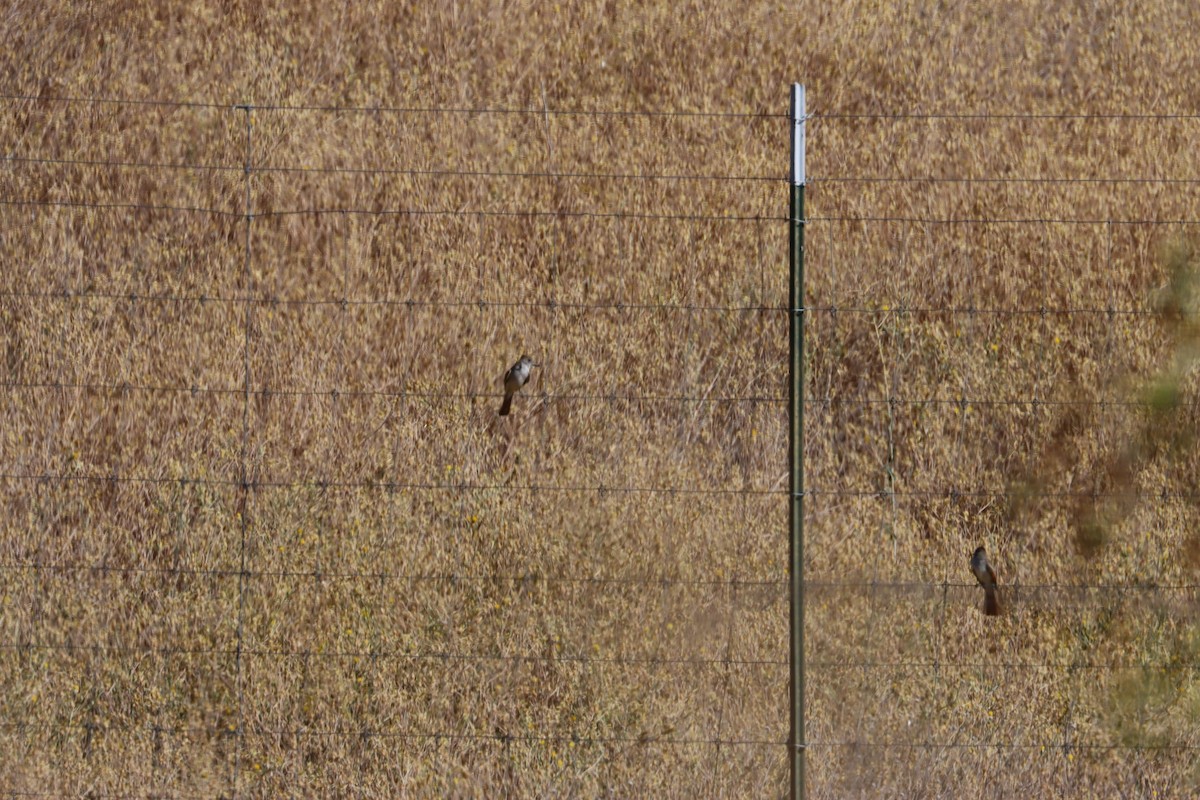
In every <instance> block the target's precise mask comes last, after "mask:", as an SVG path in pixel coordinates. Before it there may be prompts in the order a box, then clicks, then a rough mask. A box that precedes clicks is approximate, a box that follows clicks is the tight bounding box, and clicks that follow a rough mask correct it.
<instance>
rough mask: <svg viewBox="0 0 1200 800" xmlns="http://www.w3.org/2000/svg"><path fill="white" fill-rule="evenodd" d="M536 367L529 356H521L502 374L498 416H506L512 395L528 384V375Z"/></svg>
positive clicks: (510, 406) (510, 405)
mask: <svg viewBox="0 0 1200 800" xmlns="http://www.w3.org/2000/svg"><path fill="white" fill-rule="evenodd" d="M536 366H540V365H538V364H535V363H533V359H532V358H530V357H529V356H524V355H523V356H521V358H520V360H518V361H517V363H515V364H513V365H512V368H511V369H509V370H508V372H506V373H504V403H503V404H502V405H501V406H500V416H502V417H507V416H508V412H509V410H510V409H511V408H512V399H513V395H514V394H516V393H517V390H518V389H520V388H521V387H522V386H524V385H525V384H527V383H529V373H530V371H531V370H532V369H533V368H534V367H536Z"/></svg>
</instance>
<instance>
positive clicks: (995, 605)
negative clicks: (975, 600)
mask: <svg viewBox="0 0 1200 800" xmlns="http://www.w3.org/2000/svg"><path fill="white" fill-rule="evenodd" d="M971 572H973V573H974V574H975V580H977V581H979V585H980V586H982V587H983V613H985V614H987V615H988V616H989V617H995V616H998V615H999V614H1000V599H999V598H998V597H996V573H995V571H994V570H993V569H992V565H991V564H989V563H988V560H987V553H986V552H984V549H983V548H982V547H979V548H976V550H975V555H973V556H971Z"/></svg>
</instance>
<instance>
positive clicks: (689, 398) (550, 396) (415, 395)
mask: <svg viewBox="0 0 1200 800" xmlns="http://www.w3.org/2000/svg"><path fill="white" fill-rule="evenodd" d="M0 389H13V390H16V389H21V390H30V391H35V390H36V391H79V392H95V393H106V394H112V395H124V394H186V395H191V396H229V395H236V396H238V397H242V396H244V395H246V394H247V391H246V390H245V389H239V388H237V387H235V386H226V387H214V386H200V385H198V384H196V385H182V384H181V385H176V386H168V385H158V386H152V385H145V384H137V383H127V382H124V381H119V382H109V383H95V382H86V381H69V380H61V381H56V380H45V381H0ZM248 394H249V395H250V396H251V397H262V398H269V397H322V398H328V399H331V400H338V399H361V398H388V399H401V400H402V399H414V400H418V399H419V400H496V399H498V398H501V397H503V396H504V393H503V392H438V391H421V390H409V389H340V388H337V387H331V388H328V389H293V388H288V387H279V388H268V387H263V388H260V389H251V390H249V392H248ZM527 396H529V397H531V398H533V399H535V400H539V401H541V402H543V403H550V402H569V403H645V404H653V403H678V404H683V403H702V404H707V405H727V404H762V405H779V404H782V403H785V402H787V398H786V397H780V396H775V395H731V396H726V395H678V394H675V395H671V394H667V395H652V394H647V395H638V394H617V393H608V394H584V393H579V392H532V393H529V394H528V395H527ZM804 403H805V405H806V406H813V407H818V408H821V407H826V408H832V407H834V406H851V407H857V406H890V407H894V408H925V407H935V408H937V407H948V408H953V409H955V410H957V411H967V410H970V409H972V408H1016V409H1020V410H1023V411H1033V410H1036V409H1039V408H1048V409H1053V408H1100V409H1103V408H1143V409H1157V408H1161V403H1160V402H1156V401H1154V400H1152V399H1144V398H1143V399H1138V398H1133V399H1124V400H1120V399H1116V400H1114V399H1102V400H1091V399H1087V398H1072V399H1056V398H1053V397H1049V398H1039V397H1030V398H1028V399H1011V398H1001V399H994V398H993V399H985V398H979V397H923V398H912V397H841V396H839V397H821V396H811V397H806V398H805V399H804ZM1171 407H1172V408H1176V409H1185V408H1198V407H1200V400H1192V401H1184V400H1180V401H1178V402H1173V403H1172V405H1171Z"/></svg>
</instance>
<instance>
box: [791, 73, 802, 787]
mask: <svg viewBox="0 0 1200 800" xmlns="http://www.w3.org/2000/svg"><path fill="white" fill-rule="evenodd" d="M791 116H792V179H791V195H792V197H791V213H790V217H789V218H790V220H791V222H790V224H789V225H788V229H789V247H788V250H789V256H790V270H789V271H790V275H791V278H790V293H791V300H790V303H789V308H790V310H791V313H790V314H789V315H788V319H789V324H788V333H789V344H788V350H789V356H790V360H791V363H790V366H789V370H788V379H789V380H788V383H789V388H788V393H789V396H788V416H789V423H790V426H789V443H788V444H789V447H788V453H789V467H790V470H791V491H790V497H791V504H790V508H789V514H788V517H789V519H788V523H789V527H790V532H791V542H790V545H789V555H788V579H789V582H790V591H789V596H790V599H791V614H790V616H791V653H790V657H789V662H790V667H791V680H790V681H789V682H788V685H789V687H790V695H791V697H790V698H789V699H790V701H791V735H790V736H789V737H788V748H789V751H790V752H789V762H790V764H791V792H790V793H791V798H792V800H803V798H804V760H805V759H804V755H805V747H806V744H805V738H804V133H805V130H804V128H805V102H804V87H803V86H801V85H800V84H798V83H797V84H793V85H792V114H791Z"/></svg>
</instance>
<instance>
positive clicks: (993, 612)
mask: <svg viewBox="0 0 1200 800" xmlns="http://www.w3.org/2000/svg"><path fill="white" fill-rule="evenodd" d="M983 613H985V614H987V615H988V616H989V617H998V616H1000V598H999V597H997V596H996V587H995V586H985V587H983Z"/></svg>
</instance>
